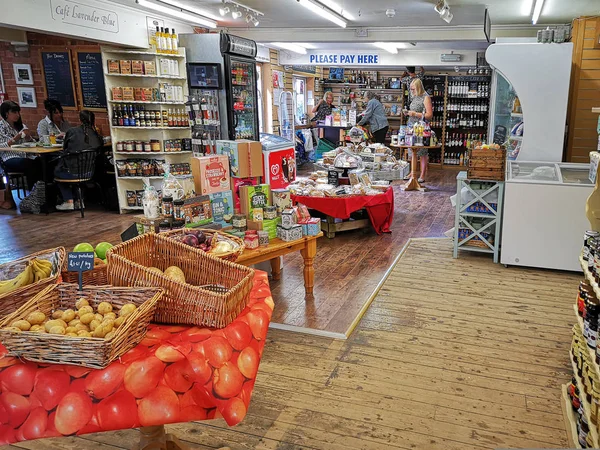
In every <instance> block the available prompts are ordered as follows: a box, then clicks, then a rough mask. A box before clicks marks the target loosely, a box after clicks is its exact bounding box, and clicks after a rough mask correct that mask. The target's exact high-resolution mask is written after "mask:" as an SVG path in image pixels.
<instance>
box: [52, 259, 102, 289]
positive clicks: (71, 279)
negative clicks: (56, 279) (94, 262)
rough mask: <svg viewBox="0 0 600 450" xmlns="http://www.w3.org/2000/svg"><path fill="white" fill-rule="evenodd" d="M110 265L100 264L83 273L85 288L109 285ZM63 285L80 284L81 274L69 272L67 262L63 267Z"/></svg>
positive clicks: (82, 282)
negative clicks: (108, 268)
mask: <svg viewBox="0 0 600 450" xmlns="http://www.w3.org/2000/svg"><path fill="white" fill-rule="evenodd" d="M107 267H108V265H107V264H100V265H99V266H96V267H94V268H93V269H92V270H86V271H85V272H82V273H81V284H83V285H84V286H104V285H106V284H108V270H107ZM61 277H62V280H63V283H75V284H79V272H69V271H67V261H65V264H64V265H63V270H62V273H61Z"/></svg>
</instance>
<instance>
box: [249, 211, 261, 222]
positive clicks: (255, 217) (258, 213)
mask: <svg viewBox="0 0 600 450" xmlns="http://www.w3.org/2000/svg"><path fill="white" fill-rule="evenodd" d="M250 218H251V219H252V220H254V221H256V222H262V221H263V219H264V213H263V209H262V208H254V209H253V210H252V212H251V213H250Z"/></svg>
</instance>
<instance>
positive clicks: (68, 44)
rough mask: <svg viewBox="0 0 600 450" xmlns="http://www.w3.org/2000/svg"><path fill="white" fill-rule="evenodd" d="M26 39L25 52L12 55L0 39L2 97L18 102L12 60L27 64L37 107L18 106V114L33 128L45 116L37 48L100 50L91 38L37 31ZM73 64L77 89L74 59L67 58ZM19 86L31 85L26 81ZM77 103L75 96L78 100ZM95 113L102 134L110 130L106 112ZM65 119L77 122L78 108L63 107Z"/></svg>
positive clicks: (42, 81)
mask: <svg viewBox="0 0 600 450" xmlns="http://www.w3.org/2000/svg"><path fill="white" fill-rule="evenodd" d="M27 40H28V43H29V56H15V54H14V53H13V51H12V46H11V45H10V44H9V43H8V42H0V64H1V65H2V74H3V76H4V85H5V89H6V95H5V97H6V99H7V100H13V101H15V102H17V103H19V100H18V97H17V83H16V81H15V75H14V71H13V64H31V70H32V72H33V82H34V86H33V87H34V88H35V97H36V100H37V105H38V107H37V108H21V116H22V117H23V123H25V124H26V125H27V126H28V127H29V128H31V129H36V128H37V124H38V122H39V121H40V120H41V119H43V118H44V117H45V116H46V112H45V110H44V100H45V97H44V79H43V75H42V67H41V60H40V49H41V47H43V46H60V47H65V48H70V49H71V53H72V55H71V56H72V58H75V57H76V55H75V52H74V51H75V50H77V47H79V46H85V47H86V50H92V51H93V50H94V48H97V49H98V51H100V45H99V44H97V43H94V42H89V41H84V40H81V39H69V38H63V37H58V36H51V35H47V34H40V33H27ZM71 64H72V67H73V80H74V82H75V92H76V95H77V96H79V93H78V89H77V86H78V83H79V79H78V74H77V73H76V72H77V71H76V65H75V61H74V60H72V61H71ZM23 87H31V86H30V85H27V86H23ZM77 103H79V99H78V102H77ZM95 114H96V126H98V128H99V129H100V133H101V134H102V135H108V134H109V133H110V130H109V125H108V115H107V113H106V112H95ZM65 119H66V120H68V121H69V122H70V123H71V124H73V125H78V124H79V112H78V111H65Z"/></svg>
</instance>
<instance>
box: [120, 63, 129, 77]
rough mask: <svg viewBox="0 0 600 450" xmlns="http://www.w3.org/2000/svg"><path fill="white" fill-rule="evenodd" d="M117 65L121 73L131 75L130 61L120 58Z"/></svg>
mask: <svg viewBox="0 0 600 450" xmlns="http://www.w3.org/2000/svg"><path fill="white" fill-rule="evenodd" d="M119 67H120V70H121V73H122V74H123V75H131V61H130V60H127V59H122V60H120V61H119Z"/></svg>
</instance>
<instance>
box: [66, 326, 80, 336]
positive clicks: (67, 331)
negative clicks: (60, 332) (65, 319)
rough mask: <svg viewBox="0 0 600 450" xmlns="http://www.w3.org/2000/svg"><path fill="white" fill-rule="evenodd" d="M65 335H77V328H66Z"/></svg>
mask: <svg viewBox="0 0 600 450" xmlns="http://www.w3.org/2000/svg"><path fill="white" fill-rule="evenodd" d="M65 333H66V334H69V333H75V334H77V328H75V327H67V328H65Z"/></svg>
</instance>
